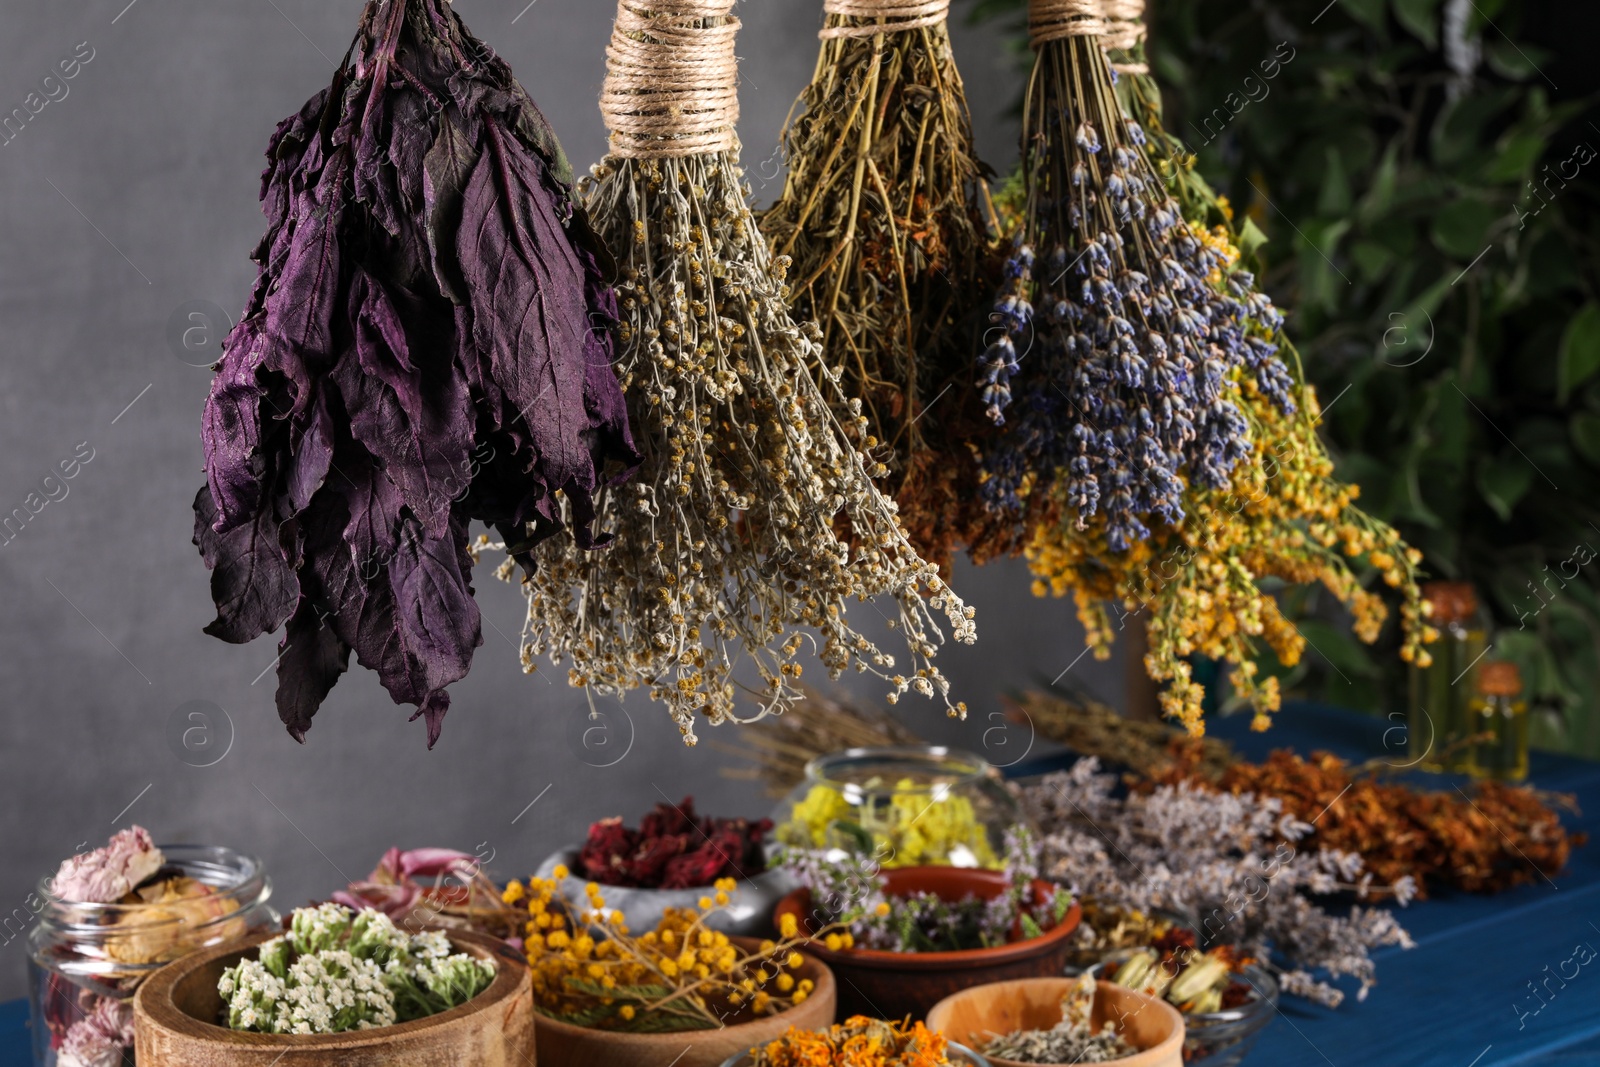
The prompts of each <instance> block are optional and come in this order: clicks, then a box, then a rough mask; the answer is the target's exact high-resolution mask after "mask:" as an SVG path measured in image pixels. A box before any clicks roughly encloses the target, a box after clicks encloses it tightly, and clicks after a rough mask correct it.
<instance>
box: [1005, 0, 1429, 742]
mask: <svg viewBox="0 0 1600 1067" xmlns="http://www.w3.org/2000/svg"><path fill="white" fill-rule="evenodd" d="M1122 7H1123V13H1124V15H1125V17H1130V18H1136V17H1137V14H1138V10H1142V8H1140V7H1139V5H1138V4H1124V5H1122ZM1136 9H1137V10H1136ZM1133 25H1134V26H1137V25H1138V24H1137V23H1133ZM1141 35H1142V31H1138V30H1132V31H1126V30H1125V37H1124V39H1125V40H1127V41H1128V43H1130V44H1133V45H1134V47H1133V50H1132V51H1130V52H1120V51H1119V52H1113V53H1112V58H1113V62H1114V63H1115V64H1116V65H1117V68H1118V69H1119V70H1124V71H1126V73H1125V74H1124V76H1123V77H1122V78H1121V79H1119V84H1118V94H1119V96H1120V98H1121V100H1122V106H1123V107H1124V109H1125V112H1126V114H1127V115H1128V116H1129V117H1128V119H1127V128H1128V129H1129V130H1130V131H1134V140H1135V141H1137V142H1139V143H1141V144H1142V145H1144V155H1145V156H1146V158H1147V161H1148V163H1149V166H1150V167H1151V168H1152V171H1153V172H1154V173H1158V174H1160V175H1161V178H1162V180H1163V181H1164V183H1165V184H1166V185H1167V186H1168V187H1169V188H1170V190H1171V193H1172V195H1173V196H1174V198H1175V200H1176V202H1177V203H1178V204H1179V205H1181V210H1182V213H1183V215H1184V217H1185V219H1186V220H1187V222H1188V225H1189V227H1190V230H1191V233H1192V234H1193V237H1194V239H1196V240H1198V241H1200V242H1201V243H1203V244H1204V245H1206V246H1207V247H1208V248H1209V249H1210V250H1211V253H1212V255H1213V257H1214V260H1215V266H1214V268H1213V270H1212V271H1211V272H1210V274H1209V275H1208V276H1207V278H1206V279H1205V282H1206V284H1208V285H1210V286H1212V287H1213V288H1215V289H1218V290H1219V291H1222V290H1224V289H1225V290H1226V291H1228V292H1231V293H1232V294H1234V295H1235V296H1237V297H1238V298H1240V299H1242V300H1244V301H1245V302H1246V304H1247V305H1249V306H1250V307H1252V308H1261V309H1263V311H1262V313H1261V314H1258V315H1255V316H1253V317H1252V318H1251V319H1250V321H1249V322H1247V323H1246V324H1245V331H1244V337H1243V343H1244V344H1245V345H1246V346H1248V348H1249V349H1250V350H1251V351H1252V352H1256V353H1262V354H1263V359H1265V360H1268V361H1270V362H1271V363H1272V364H1273V365H1275V366H1277V367H1278V368H1279V369H1281V370H1284V372H1285V374H1286V377H1285V378H1284V379H1283V380H1282V381H1279V371H1278V370H1274V371H1273V372H1272V374H1271V375H1270V376H1269V378H1270V379H1271V380H1272V381H1274V382H1276V383H1277V384H1276V386H1275V388H1274V389H1268V388H1265V387H1264V386H1263V379H1262V378H1261V376H1260V374H1259V372H1258V373H1256V374H1251V373H1250V372H1249V370H1248V369H1247V368H1236V369H1233V370H1231V371H1230V372H1229V381H1230V384H1231V386H1232V387H1233V388H1234V397H1235V403H1236V404H1237V408H1238V410H1239V412H1240V414H1241V416H1242V418H1243V419H1244V421H1245V423H1246V424H1247V425H1248V427H1249V434H1248V438H1249V440H1250V442H1251V447H1250V450H1249V451H1248V453H1247V454H1245V455H1244V456H1242V457H1241V459H1240V462H1239V463H1238V464H1237V465H1236V466H1235V467H1234V468H1233V470H1232V472H1231V474H1230V476H1229V479H1228V481H1227V482H1226V483H1225V484H1223V485H1221V486H1212V485H1208V484H1205V483H1203V482H1199V481H1194V480H1191V482H1190V484H1189V486H1188V488H1187V492H1186V494H1185V496H1184V501H1185V504H1184V510H1185V512H1186V514H1187V517H1186V519H1185V520H1184V521H1183V522H1182V523H1181V524H1178V525H1175V526H1172V527H1169V528H1162V529H1158V530H1156V531H1154V533H1153V534H1152V536H1151V537H1149V538H1148V539H1146V540H1144V541H1142V542H1140V543H1138V544H1135V545H1132V546H1130V547H1128V548H1127V549H1125V550H1119V549H1117V548H1115V547H1114V546H1113V545H1112V544H1110V543H1109V542H1110V539H1109V537H1108V536H1105V535H1104V534H1103V533H1102V532H1101V530H1100V529H1099V528H1097V527H1095V526H1091V527H1090V528H1089V530H1088V531H1086V532H1077V531H1068V530H1065V529H1063V528H1062V527H1061V525H1060V524H1058V523H1052V522H1042V523H1040V524H1039V525H1038V526H1036V527H1035V530H1034V534H1033V538H1032V541H1031V543H1030V545H1029V547H1028V550H1027V554H1028V558H1029V561H1030V564H1031V566H1032V568H1033V570H1034V572H1035V574H1036V575H1038V577H1039V582H1038V583H1037V586H1036V591H1037V592H1039V593H1040V594H1041V595H1042V594H1043V593H1044V592H1045V591H1046V589H1048V590H1049V591H1052V592H1054V593H1055V594H1056V595H1058V596H1060V595H1063V594H1065V593H1067V592H1069V591H1070V592H1072V593H1073V594H1074V596H1075V597H1076V598H1077V601H1078V607H1079V616H1080V618H1081V619H1082V620H1083V623H1084V626H1085V628H1086V629H1087V631H1088V634H1089V641H1090V644H1091V645H1093V646H1094V647H1095V648H1096V651H1097V653H1099V654H1105V653H1106V652H1107V651H1108V646H1109V643H1110V641H1111V638H1112V635H1113V634H1114V632H1115V628H1114V627H1113V626H1112V624H1111V620H1110V618H1109V613H1108V605H1110V604H1120V605H1123V607H1124V610H1125V611H1130V612H1131V611H1135V610H1141V609H1148V611H1149V627H1150V652H1149V654H1148V656H1147V658H1146V667H1147V670H1148V672H1149V674H1150V676H1151V677H1152V678H1154V679H1156V680H1157V681H1160V682H1166V683H1169V685H1168V688H1167V690H1166V691H1165V692H1164V693H1163V694H1162V703H1163V707H1164V708H1165V710H1166V711H1167V713H1168V714H1170V715H1172V716H1174V717H1176V718H1178V719H1180V720H1182V721H1183V722H1184V723H1186V724H1188V725H1189V726H1190V727H1191V728H1198V726H1199V718H1200V709H1201V704H1202V702H1203V700H1204V698H1205V692H1204V690H1203V688H1202V687H1201V686H1200V685H1199V684H1198V683H1196V682H1194V681H1193V680H1192V677H1191V672H1190V667H1189V665H1188V663H1187V662H1185V658H1186V657H1188V656H1191V655H1194V654H1196V653H1198V654H1201V655H1205V656H1209V657H1211V658H1213V659H1216V660H1219V661H1223V662H1227V663H1230V664H1232V665H1233V667H1234V669H1233V671H1232V672H1231V676H1230V680H1231V682H1232V684H1233V687H1234V690H1235V692H1236V694H1237V695H1238V696H1240V697H1241V698H1243V699H1245V700H1247V701H1249V703H1250V704H1251V705H1252V706H1253V707H1254V708H1255V710H1256V712H1257V719H1256V723H1255V725H1256V726H1257V727H1258V728H1265V727H1266V726H1267V725H1268V719H1267V714H1268V713H1270V712H1272V711H1274V710H1276V709H1277V707H1278V704H1279V693H1278V688H1277V680H1276V679H1275V678H1267V679H1264V680H1261V681H1258V680H1257V673H1258V669H1257V666H1256V663H1255V661H1254V655H1255V647H1254V646H1255V642H1256V640H1257V639H1259V640H1260V641H1263V642H1264V643H1265V644H1266V645H1267V647H1268V648H1270V649H1271V650H1272V651H1273V653H1274V654H1275V655H1276V656H1277V658H1278V659H1279V661H1280V662H1282V663H1283V664H1285V665H1286V666H1292V665H1294V664H1295V663H1296V662H1298V660H1299V658H1300V656H1301V653H1302V652H1303V650H1304V646H1305V639H1304V638H1303V637H1302V636H1301V635H1300V633H1299V631H1298V630H1297V629H1296V628H1295V626H1294V624H1293V623H1292V622H1290V621H1289V620H1288V619H1286V618H1285V617H1284V616H1283V615H1282V614H1281V612H1280V611H1279V608H1278V603H1277V601H1276V600H1275V599H1274V598H1273V597H1272V596H1271V595H1270V594H1268V593H1266V592H1264V591H1263V590H1262V586H1261V582H1262V580H1263V579H1269V578H1271V579H1279V580H1281V581H1283V582H1287V583H1289V584H1294V585H1302V584H1310V583H1320V584H1321V585H1323V586H1324V587H1325V588H1327V589H1328V590H1329V592H1331V593H1332V594H1333V595H1334V596H1335V597H1336V598H1337V599H1338V600H1339V602H1340V603H1341V604H1343V605H1345V607H1346V608H1347V609H1348V610H1349V611H1350V612H1351V614H1352V616H1353V619H1354V629H1355V632H1356V635H1357V636H1358V637H1360V638H1361V639H1362V640H1363V641H1367V642H1369V643H1370V642H1372V641H1375V640H1376V639H1377V637H1378V634H1379V631H1380V629H1381V627H1382V625H1383V621H1384V619H1385V617H1386V615H1387V613H1388V608H1387V606H1386V605H1385V603H1384V600H1383V598H1382V596H1380V595H1379V594H1377V593H1375V592H1372V591H1370V590H1369V589H1367V588H1366V587H1365V586H1364V585H1363V583H1362V580H1361V578H1360V577H1358V576H1357V574H1356V573H1355V572H1354V571H1353V570H1352V566H1351V562H1350V561H1352V560H1355V561H1364V562H1365V563H1366V564H1368V565H1369V566H1370V567H1371V569H1372V571H1373V572H1375V573H1376V574H1377V575H1378V576H1380V577H1381V579H1382V581H1383V582H1384V583H1385V584H1387V585H1388V586H1389V587H1391V588H1393V589H1396V590H1398V591H1399V593H1400V596H1401V600H1402V604H1401V619H1402V626H1403V629H1404V635H1403V642H1402V646H1401V650H1400V654H1401V656H1402V657H1403V658H1404V659H1406V660H1407V661H1409V662H1417V663H1422V664H1425V663H1426V662H1427V661H1428V659H1429V654H1428V652H1427V650H1426V649H1425V648H1424V647H1423V645H1424V643H1425V642H1427V641H1430V640H1432V639H1433V638H1434V637H1436V636H1437V634H1436V633H1435V632H1434V630H1433V629H1432V628H1431V627H1429V626H1428V625H1427V624H1426V622H1425V616H1424V607H1423V603H1422V599H1421V590H1420V589H1419V587H1418V585H1417V572H1416V567H1417V564H1418V563H1419V562H1420V560H1421V557H1420V555H1419V554H1418V553H1417V552H1416V550H1414V549H1412V548H1409V547H1408V546H1407V545H1406V544H1405V542H1404V541H1403V540H1402V539H1401V537H1400V535H1399V534H1398V533H1397V532H1396V531H1395V530H1394V529H1393V528H1392V527H1390V526H1388V525H1387V524H1386V523H1383V522H1380V521H1378V520H1376V519H1374V518H1372V517H1371V516H1369V515H1367V514H1366V513H1365V512H1363V511H1362V510H1361V509H1360V508H1358V507H1356V505H1355V500H1356V498H1357V497H1358V496H1359V494H1360V489H1359V488H1358V487H1357V486H1354V485H1350V484H1347V483H1345V482H1342V481H1340V480H1338V479H1337V478H1335V477H1334V471H1333V461H1332V460H1331V459H1330V458H1329V457H1328V454H1327V451H1326V449H1325V448H1324V447H1323V444H1322V442H1321V440H1320V439H1319V437H1318V435H1317V429H1316V427H1317V421H1318V415H1319V407H1318V404H1317V398H1316V393H1315V390H1314V389H1313V388H1312V386H1310V385H1309V384H1308V383H1307V382H1306V381H1305V380H1304V374H1303V373H1302V370H1301V367H1300V358H1299V354H1298V353H1297V352H1296V351H1295V349H1294V347H1293V345H1292V344H1291V343H1290V342H1289V340H1288V338H1287V337H1286V336H1285V334H1284V330H1283V320H1282V316H1281V315H1279V314H1278V313H1277V312H1276V311H1273V310H1272V309H1271V307H1270V305H1269V304H1268V303H1267V302H1266V298H1265V297H1264V296H1262V295H1261V294H1260V291H1259V289H1258V288H1257V287H1256V282H1255V278H1254V276H1253V275H1252V274H1251V273H1250V272H1249V271H1246V270H1243V269H1240V267H1239V261H1240V259H1241V254H1240V250H1239V242H1240V235H1239V234H1238V233H1237V232H1236V231H1235V229H1234V227H1233V214H1232V209H1231V207H1230V206H1229V205H1228V204H1227V202H1226V201H1225V200H1223V199H1221V198H1219V197H1218V196H1217V195H1216V193H1215V192H1214V191H1213V190H1212V189H1211V188H1210V186H1209V185H1207V184H1206V182H1205V181H1204V179H1202V178H1201V177H1200V176H1199V175H1197V174H1195V173H1194V171H1193V169H1192V168H1193V160H1192V158H1191V157H1189V156H1188V154H1187V152H1186V150H1185V149H1184V148H1183V146H1182V144H1181V143H1180V142H1179V141H1177V140H1176V139H1175V138H1173V137H1171V136H1170V135H1169V134H1167V133H1166V131H1165V130H1164V129H1163V128H1162V126H1161V97H1160V90H1159V89H1158V88H1157V87H1156V85H1155V82H1154V80H1153V79H1151V78H1150V77H1149V76H1148V75H1146V74H1144V73H1142V70H1143V60H1142V49H1140V48H1139V47H1138V46H1137V45H1136V43H1135V42H1136V40H1137V38H1138V37H1139V36H1141ZM1280 352H1284V353H1287V354H1288V355H1289V356H1290V357H1291V360H1292V362H1291V365H1290V366H1291V367H1292V370H1290V369H1287V368H1283V366H1282V364H1280V363H1279V359H1278V353H1280ZM1285 397H1287V400H1288V402H1287V403H1285ZM1072 492H1073V489H1072V486H1071V484H1070V481H1065V482H1063V483H1059V484H1058V485H1057V487H1056V500H1057V502H1058V503H1061V504H1062V505H1065V504H1066V503H1067V502H1068V500H1069V498H1070V497H1071V495H1072Z"/></svg>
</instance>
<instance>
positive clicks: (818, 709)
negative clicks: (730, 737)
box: [711, 686, 922, 797]
mask: <svg viewBox="0 0 1600 1067" xmlns="http://www.w3.org/2000/svg"><path fill="white" fill-rule="evenodd" d="M801 694H802V695H801V698H800V700H799V701H797V702H796V703H795V704H794V705H793V706H791V707H790V708H789V710H787V711H785V712H784V713H783V714H782V715H781V716H778V717H777V718H774V719H772V720H771V721H770V722H768V723H764V724H763V725H762V726H760V727H758V728H756V729H752V730H740V731H739V732H738V733H737V734H736V735H735V736H736V737H737V738H738V742H737V743H736V744H726V743H723V744H719V743H718V742H716V741H713V742H712V743H711V747H712V748H716V749H720V750H721V751H724V752H728V753H731V754H732V755H735V756H739V757H741V758H743V759H745V760H748V761H750V762H751V764H753V765H752V766H749V767H724V768H722V776H723V777H724V778H733V779H736V780H739V781H747V782H760V783H761V784H762V785H763V786H764V787H765V788H766V791H767V792H768V793H769V794H770V795H772V796H775V797H781V796H783V795H784V794H785V793H787V792H788V791H789V790H790V789H792V788H794V787H795V786H797V785H799V784H800V783H801V782H803V781H805V779H806V764H807V763H809V762H811V761H812V760H813V759H815V758H816V757H818V756H821V755H825V754H826V753H829V752H839V751H842V750H844V749H847V748H874V747H880V746H884V745H912V744H918V743H920V742H921V740H922V739H921V738H919V737H918V736H917V735H916V734H915V733H913V732H912V731H910V730H908V729H906V727H904V726H902V725H901V724H900V722H899V720H897V719H895V718H894V716H892V715H890V714H889V713H888V712H887V711H885V710H883V709H882V708H879V707H876V706H872V705H866V704H861V705H857V704H853V703H849V702H846V701H844V700H840V699H835V698H833V697H827V696H823V695H822V694H821V693H819V692H818V691H817V690H815V689H813V688H811V687H810V686H803V687H801Z"/></svg>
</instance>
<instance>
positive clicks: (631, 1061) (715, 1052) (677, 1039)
mask: <svg viewBox="0 0 1600 1067" xmlns="http://www.w3.org/2000/svg"><path fill="white" fill-rule="evenodd" d="M733 940H734V942H735V943H737V944H740V945H741V946H742V947H745V948H753V947H754V946H755V945H756V942H755V941H752V940H749V939H747V938H734V939H733ZM801 955H802V956H804V957H805V963H804V964H803V965H802V966H801V968H800V970H799V971H797V972H793V973H795V974H796V976H797V977H799V978H809V979H811V980H812V981H813V982H815V983H816V988H815V989H813V990H812V991H811V995H810V996H808V997H806V999H805V1002H804V1003H802V1004H796V1005H795V1006H794V1007H792V1008H790V1009H789V1010H788V1011H786V1012H782V1013H780V1014H778V1015H768V1016H765V1017H763V1018H759V1019H754V1020H752V1021H750V1022H747V1023H739V1024H737V1025H734V1026H729V1027H725V1028H724V1029H721V1030H691V1031H687V1032H684V1033H676V1034H628V1033H618V1032H617V1031H615V1030H590V1029H587V1028H585V1027H582V1026H573V1025H572V1024H571V1023H564V1022H558V1021H557V1020H555V1019H549V1018H546V1017H545V1016H543V1015H538V1014H537V1013H536V1014H535V1015H534V1028H535V1030H536V1031H537V1032H538V1039H539V1067H596V1065H600V1067H668V1065H669V1064H670V1065H672V1067H721V1064H722V1063H723V1062H724V1061H726V1060H728V1059H729V1058H730V1057H732V1056H736V1055H740V1054H742V1053H746V1052H748V1051H750V1050H751V1049H752V1048H755V1047H757V1046H758V1045H765V1044H766V1043H767V1042H769V1041H775V1040H777V1039H778V1038H780V1037H782V1036H783V1035H784V1033H785V1032H787V1031H788V1029H789V1027H791V1026H797V1027H799V1028H800V1029H802V1030H824V1029H827V1028H828V1027H829V1026H831V1025H833V1015H834V1011H835V1010H836V1009H837V1006H838V990H837V987H836V986H835V985H834V981H833V972H832V971H830V970H829V969H828V966H827V964H825V963H823V962H822V961H821V960H819V959H817V958H816V957H815V956H813V955H811V954H810V953H809V952H802V953H801Z"/></svg>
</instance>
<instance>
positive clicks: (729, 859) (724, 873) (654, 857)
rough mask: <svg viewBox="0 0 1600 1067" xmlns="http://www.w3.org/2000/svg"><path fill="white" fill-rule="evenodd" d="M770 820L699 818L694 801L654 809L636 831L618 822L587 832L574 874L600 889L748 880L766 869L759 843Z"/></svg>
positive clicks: (603, 821) (678, 886)
mask: <svg viewBox="0 0 1600 1067" xmlns="http://www.w3.org/2000/svg"><path fill="white" fill-rule="evenodd" d="M771 829H772V820H771V819H727V818H717V817H713V816H709V815H699V814H697V813H696V812H695V810H694V798H693V797H684V798H683V803H681V804H657V805H656V806H655V810H654V811H652V812H650V814H648V815H646V816H645V817H644V818H643V819H642V820H640V822H639V828H638V829H637V830H635V829H632V828H631V827H628V826H625V825H623V822H622V817H621V816H617V817H615V818H611V819H601V820H600V821H599V822H597V823H595V824H594V825H592V826H590V827H589V834H588V837H587V838H586V839H585V840H584V842H583V850H582V851H581V852H580V853H579V855H578V875H579V876H580V877H582V878H585V879H588V880H590V881H594V882H599V883H600V884H601V885H616V886H636V887H640V888H644V889H693V888H698V887H700V886H707V885H711V884H712V883H713V882H716V881H717V880H719V879H722V878H750V877H752V876H753V875H757V874H760V873H761V872H763V871H765V870H766V869H767V860H766V853H765V851H764V850H763V848H762V839H763V838H765V837H766V835H767V833H768V832H769V831H770V830H771Z"/></svg>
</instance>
